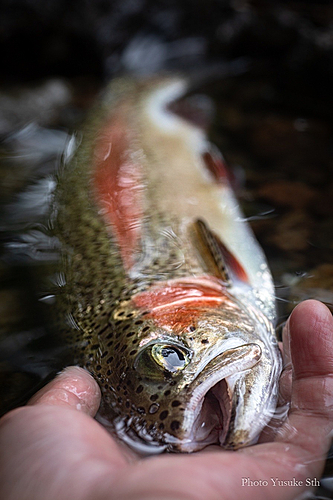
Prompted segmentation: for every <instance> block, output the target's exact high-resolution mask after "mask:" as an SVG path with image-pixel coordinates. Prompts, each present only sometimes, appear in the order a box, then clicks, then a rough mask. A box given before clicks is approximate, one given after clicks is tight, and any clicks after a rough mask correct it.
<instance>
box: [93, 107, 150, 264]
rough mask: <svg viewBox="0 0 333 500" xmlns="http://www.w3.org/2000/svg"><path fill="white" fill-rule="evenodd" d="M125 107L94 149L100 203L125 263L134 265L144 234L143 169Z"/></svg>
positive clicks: (97, 196) (96, 187)
mask: <svg viewBox="0 0 333 500" xmlns="http://www.w3.org/2000/svg"><path fill="white" fill-rule="evenodd" d="M126 111H127V110H126V107H125V105H122V106H120V107H119V109H118V111H117V112H116V113H115V115H114V116H113V117H112V121H110V122H107V123H106V124H105V126H104V128H103V130H101V132H100V135H99V137H98V138H97V140H96V143H95V149H94V153H95V154H94V178H93V182H94V187H95V193H96V198H97V202H98V204H99V206H100V207H101V208H102V214H103V216H104V218H105V220H106V222H107V224H110V225H111V226H112V231H113V233H114V234H115V236H116V239H117V243H118V245H119V249H120V253H121V257H122V260H123V262H124V266H125V267H126V268H127V269H129V268H130V267H131V266H132V265H133V255H134V251H135V249H136V247H137V244H138V240H139V239H140V235H141V220H142V205H143V204H142V196H143V184H142V168H141V164H140V163H139V162H138V161H135V160H133V157H132V156H133V155H132V154H131V153H132V152H131V150H130V137H129V135H130V134H129V127H128V124H127V120H126V114H127V113H126Z"/></svg>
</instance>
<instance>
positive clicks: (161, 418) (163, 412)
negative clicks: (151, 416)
mask: <svg viewBox="0 0 333 500" xmlns="http://www.w3.org/2000/svg"><path fill="white" fill-rule="evenodd" d="M168 415H169V412H168V410H163V411H162V412H161V414H160V420H165V419H166V418H167V416H168Z"/></svg>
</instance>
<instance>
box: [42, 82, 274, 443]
mask: <svg viewBox="0 0 333 500" xmlns="http://www.w3.org/2000/svg"><path fill="white" fill-rule="evenodd" d="M190 89H191V82H190V81H188V80H187V79H186V77H182V76H170V75H167V76H163V77H158V76H155V77H150V78H145V79H138V78H130V77H123V78H118V79H115V80H114V81H113V82H111V84H109V86H108V87H107V88H106V89H105V91H104V93H103V96H102V97H101V99H100V101H99V102H98V104H97V105H96V106H95V108H94V109H93V110H92V112H91V117H90V118H88V120H87V123H86V125H85V126H84V127H83V131H82V133H81V135H80V136H78V137H77V138H76V143H77V145H76V146H75V147H74V148H73V145H72V146H71V152H70V153H68V154H65V157H66V158H65V160H64V161H63V165H62V168H61V169H60V171H59V173H58V176H57V180H56V187H55V191H54V195H53V201H52V210H51V212H50V216H49V223H48V228H49V236H50V238H51V239H52V240H53V241H57V247H59V248H60V263H59V268H58V271H57V273H56V275H57V276H56V278H55V277H54V276H53V283H56V285H55V286H54V296H55V300H54V304H53V305H52V308H53V311H55V316H56V317H57V331H61V332H62V334H63V335H64V337H65V338H66V339H67V340H68V342H69V343H70V344H71V345H72V346H75V356H74V360H75V363H77V364H79V365H80V366H83V367H84V368H86V369H87V370H88V371H89V372H90V373H91V374H92V375H93V377H94V378H95V379H96V380H97V381H98V383H99V385H100V388H101V392H102V403H101V408H100V415H101V417H100V418H101V421H108V422H112V426H113V429H114V432H115V433H116V434H117V435H118V436H119V437H120V438H121V439H122V440H123V441H125V442H126V443H127V444H129V445H130V446H132V447H133V448H134V449H136V447H140V450H144V452H146V451H147V453H148V452H149V453H155V452H156V453H159V452H161V451H171V452H186V453H190V452H194V451H198V450H200V449H202V448H204V447H206V446H208V445H211V444H217V445H219V446H221V447H222V448H224V449H229V450H236V449H238V448H241V447H244V446H249V445H251V444H254V443H256V442H257V440H258V436H259V435H260V433H261V431H262V429H263V428H264V427H265V425H266V424H267V423H268V422H269V420H270V419H271V418H272V416H273V415H274V411H275V408H276V404H277V398H278V384H279V376H280V372H281V367H282V363H281V356H280V351H279V348H278V343H277V338H276V335H275V330H274V324H275V321H276V307H275V295H274V284H273V279H272V275H271V273H270V270H269V267H268V264H267V262H266V259H265V256H264V253H263V250H262V249H261V247H260V246H259V243H258V242H257V241H256V239H255V237H254V235H253V233H252V231H251V229H250V227H249V225H248V223H247V222H246V220H245V219H244V216H243V214H242V212H241V210H240V207H239V204H238V202H237V200H236V198H235V195H234V192H233V189H232V182H231V180H230V173H229V170H228V167H227V165H226V162H225V160H224V158H223V156H222V154H221V153H220V152H219V150H218V149H217V148H216V146H214V145H213V144H212V143H211V142H210V141H209V140H208V137H207V132H206V128H205V126H203V125H202V123H200V120H196V119H195V109H194V112H193V113H187V112H186V104H185V106H183V107H182V99H183V98H184V96H186V94H187V93H188V92H189V90H190ZM183 102H185V103H186V100H185V101H183ZM184 109H185V112H183V111H184ZM192 111H193V110H192ZM190 115H192V116H190Z"/></svg>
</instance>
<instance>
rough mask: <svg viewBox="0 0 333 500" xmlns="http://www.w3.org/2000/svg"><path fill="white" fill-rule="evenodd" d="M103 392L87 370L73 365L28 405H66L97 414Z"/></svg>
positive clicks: (38, 393) (36, 395)
mask: <svg viewBox="0 0 333 500" xmlns="http://www.w3.org/2000/svg"><path fill="white" fill-rule="evenodd" d="M100 399H101V394H100V389H99V387H98V384H97V382H96V381H95V380H94V379H93V377H92V376H91V375H89V373H88V372H87V371H86V370H83V369H82V368H79V367H77V366H71V367H69V368H66V369H65V370H63V371H62V372H61V373H59V375H57V377H56V378H55V379H54V380H52V382H50V383H49V384H47V385H46V386H45V387H43V388H42V389H41V390H40V391H38V392H37V393H36V394H35V395H34V396H33V397H32V398H31V399H30V401H29V402H28V405H53V406H64V407H67V408H71V409H73V410H78V411H81V412H84V413H87V414H88V415H90V416H92V417H93V416H95V414H96V412H97V410H98V407H99V404H100Z"/></svg>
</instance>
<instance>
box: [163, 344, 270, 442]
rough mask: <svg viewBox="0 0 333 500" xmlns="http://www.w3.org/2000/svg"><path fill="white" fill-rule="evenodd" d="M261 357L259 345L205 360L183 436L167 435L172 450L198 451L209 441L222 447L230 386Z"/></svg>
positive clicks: (230, 409) (228, 416) (230, 412)
mask: <svg viewBox="0 0 333 500" xmlns="http://www.w3.org/2000/svg"><path fill="white" fill-rule="evenodd" d="M260 358H261V348H260V346H259V345H258V344H246V345H241V346H237V347H234V348H232V349H228V350H226V351H224V352H222V353H221V354H220V355H218V356H216V357H215V358H214V359H212V360H211V362H210V363H208V365H207V366H205V367H204V369H203V370H202V372H201V376H200V377H198V378H197V379H196V380H195V381H194V384H193V388H192V391H191V396H190V399H189V401H188V404H187V406H186V410H185V414H184V420H183V424H182V434H183V435H182V437H179V438H175V437H173V436H170V435H168V436H167V438H166V441H167V442H169V443H172V444H173V446H174V449H175V450H179V451H182V452H192V451H197V450H200V449H202V448H205V447H206V446H208V445H210V444H218V445H220V446H223V445H224V444H225V441H226V437H227V435H228V432H229V428H230V423H231V418H232V415H233V413H234V412H235V411H236V410H237V409H236V408H234V405H235V402H233V387H234V385H235V382H236V379H238V380H239V379H240V378H241V377H242V376H243V374H244V373H245V372H246V370H248V369H251V368H253V366H255V365H256V364H257V363H258V362H259V360H260Z"/></svg>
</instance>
